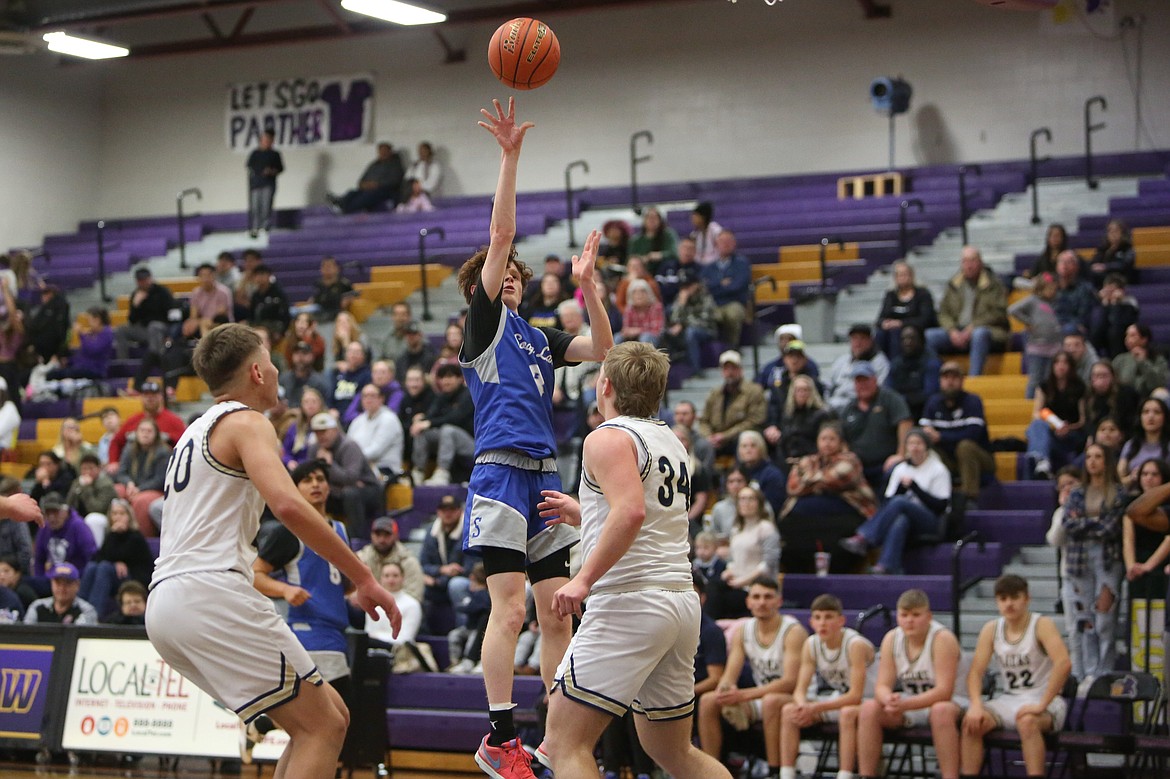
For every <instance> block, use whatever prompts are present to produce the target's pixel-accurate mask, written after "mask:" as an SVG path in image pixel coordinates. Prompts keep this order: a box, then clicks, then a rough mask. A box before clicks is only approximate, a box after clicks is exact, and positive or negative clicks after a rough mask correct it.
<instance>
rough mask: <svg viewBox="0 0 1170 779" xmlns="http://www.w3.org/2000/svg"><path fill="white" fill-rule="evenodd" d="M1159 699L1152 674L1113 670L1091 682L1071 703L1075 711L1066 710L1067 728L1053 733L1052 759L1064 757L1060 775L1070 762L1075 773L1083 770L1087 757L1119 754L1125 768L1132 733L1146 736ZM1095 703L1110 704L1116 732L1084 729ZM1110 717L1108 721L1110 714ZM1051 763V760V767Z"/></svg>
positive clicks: (1159, 691)
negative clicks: (1137, 716) (1138, 718)
mask: <svg viewBox="0 0 1170 779" xmlns="http://www.w3.org/2000/svg"><path fill="white" fill-rule="evenodd" d="M1161 699H1162V685H1161V684H1160V683H1159V682H1158V678H1157V677H1156V676H1154V675H1153V674H1148V673H1143V672H1140V671H1114V672H1111V673H1106V674H1101V675H1100V676H1098V677H1096V678H1095V679H1093V680H1092V682H1090V683H1089V686H1088V689H1086V690H1085V691H1084V693H1083V694H1082V695H1079V696H1078V697H1077V699H1076V701H1074V709H1075V711H1070V721H1071V722H1072V726H1071V729H1066V730H1065V731H1063V732H1061V733H1058V734H1056V751H1057V755H1056V756H1057V757H1059V755H1060V753H1062V752H1063V753H1064V754H1065V756H1066V757H1065V760H1064V763H1063V765H1062V767H1061V772H1060V776H1061V777H1064V776H1066V775H1067V774H1068V773H1069V768H1070V766H1072V765H1073V763H1074V759H1075V762H1076V768H1077V769H1078V770H1084V769H1085V768H1087V766H1088V756H1089V755H1091V754H1111V755H1122V756H1124V758H1125V762H1124V766H1125V767H1126V768H1128V767H1129V765H1130V761H1131V760H1132V759H1133V757H1134V750H1135V747H1136V734H1137V732H1138V731H1139V730H1140V731H1142V732H1144V733H1146V734H1151V733H1152V732H1153V724H1154V717H1155V715H1156V714H1157V713H1158V709H1159V708H1160V701H1161ZM1095 702H1100V703H1109V704H1113V706H1112V707H1111V708H1112V709H1116V715H1115V716H1116V717H1117V719H1116V720H1115V721H1117V722H1119V723H1120V725H1121V729H1120V731H1119V732H1116V733H1097V732H1090V731H1089V730H1087V729H1086V727H1085V719H1086V717H1087V715H1088V713H1089V708H1090V706H1091V704H1093V703H1095ZM1135 704H1136V705H1140V707H1141V711H1142V723H1143V724H1141V725H1135V723H1134V708H1135ZM1110 715H1111V718H1112V716H1113V712H1112V711H1111V712H1110ZM1055 763H1056V760H1055V759H1054V760H1053V765H1054V766H1055ZM1050 773H1051V771H1050Z"/></svg>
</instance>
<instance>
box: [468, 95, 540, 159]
mask: <svg viewBox="0 0 1170 779" xmlns="http://www.w3.org/2000/svg"><path fill="white" fill-rule="evenodd" d="M492 105H493V106H495V109H496V115H495V116H492V113H491V111H489V110H487V109H486V108H481V109H479V112H480V113H481V114H483V116H484V118H485V119H487V121H486V122H479V123H478V124H479V126H480V127H482V128H483V129H485V130H487V131H488V132H489V133H491V134H492V135H494V136H495V137H496V143H498V144H500V148H501V149H503V150H504V152H505V153H507V152H512V151H520V145H521V144H523V143H524V134H525V133H526V132H528V129H529V128H530V127H536V125H535V124H533V123H532V122H525V123H524V124H522V125H520V126H517V125H516V98H514V97H509V98H508V113H506V114H505V113H504V108H503V106H501V105H500V101H499V100H493V101H492Z"/></svg>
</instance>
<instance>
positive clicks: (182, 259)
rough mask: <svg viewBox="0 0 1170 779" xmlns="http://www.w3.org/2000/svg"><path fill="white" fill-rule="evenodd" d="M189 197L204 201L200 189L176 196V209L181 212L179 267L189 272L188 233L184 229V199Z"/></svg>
mask: <svg viewBox="0 0 1170 779" xmlns="http://www.w3.org/2000/svg"><path fill="white" fill-rule="evenodd" d="M188 195H194V196H195V198H196V199H197V200H200V201H202V200H203V192H202V191H200V189H199V187H188V188H187V189H184V190H183V191H182V192H180V193H179V194H178V195H176V196H175V208H176V209H177V210H178V212H179V267H180V268H182V269H183V270H187V231H186V230H185V229H184V226H185V224H186V217H185V216H184V215H183V198H185V197H187V196H188Z"/></svg>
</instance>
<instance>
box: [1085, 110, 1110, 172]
mask: <svg viewBox="0 0 1170 779" xmlns="http://www.w3.org/2000/svg"><path fill="white" fill-rule="evenodd" d="M1094 105H1099V106H1101V110H1102V111H1108V110H1109V104H1108V103H1107V102H1105V97H1104V96H1103V95H1094V96H1093V97H1090V98H1089V99H1088V100H1086V101H1085V184H1086V185H1088V187H1089V189H1096V188H1097V179H1095V178H1093V133H1095V132H1097V131H1098V130H1104V129H1105V123H1104V122H1098V123H1097V124H1093V116H1092V114H1093V106H1094Z"/></svg>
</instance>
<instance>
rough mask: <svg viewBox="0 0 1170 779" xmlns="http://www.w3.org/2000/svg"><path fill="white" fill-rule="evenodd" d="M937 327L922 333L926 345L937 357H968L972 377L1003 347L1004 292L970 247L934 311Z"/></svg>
mask: <svg viewBox="0 0 1170 779" xmlns="http://www.w3.org/2000/svg"><path fill="white" fill-rule="evenodd" d="M938 323H939V326H938V327H932V328H930V329H929V330H927V331H926V343H927V344H928V345H929V346H930V347H931V348H932V349H934V350H935V351H936V352H938V353H939V354H955V353H969V354H970V355H971V369H970V373H971V375H972V376H979V375H981V374H982V373H983V367H984V364H985V362H986V361H987V355H988V354H990V353H991V351H992V350H996V351H1002V350H1003V348H1004V346H1005V345H1006V344H1007V340H1008V332H1009V329H1008V317H1007V290H1006V289H1004V286H1003V284H1002V283H1000V280H999V277H998V276H996V275H995V273H994V272H993V271H992V270H991V269H990V268H987V267H985V266H984V265H983V256H982V255H981V254H980V253H979V250H978V249H976V248H975V247H973V246H964V247H963V255H962V258H961V259H960V262H959V272H958V273H957V274H955V276H954V277H952V278H951V280H950V281H949V282H948V283H947V287H946V291H945V292H944V293H943V299H942V303H941V304H940V305H939V307H938Z"/></svg>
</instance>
